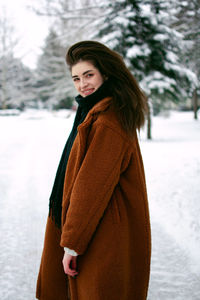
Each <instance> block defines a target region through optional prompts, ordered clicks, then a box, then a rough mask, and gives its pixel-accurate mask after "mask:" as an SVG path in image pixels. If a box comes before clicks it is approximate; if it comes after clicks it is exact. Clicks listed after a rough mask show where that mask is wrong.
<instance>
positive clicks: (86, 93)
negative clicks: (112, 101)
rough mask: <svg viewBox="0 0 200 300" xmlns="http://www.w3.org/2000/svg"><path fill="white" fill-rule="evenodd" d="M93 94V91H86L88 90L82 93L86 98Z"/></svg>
mask: <svg viewBox="0 0 200 300" xmlns="http://www.w3.org/2000/svg"><path fill="white" fill-rule="evenodd" d="M93 92H94V89H88V90H84V91H82V94H83V95H85V96H88V95H90V94H92V93H93Z"/></svg>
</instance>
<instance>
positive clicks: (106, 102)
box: [89, 97, 112, 115]
mask: <svg viewBox="0 0 200 300" xmlns="http://www.w3.org/2000/svg"><path fill="white" fill-rule="evenodd" d="M111 101H112V98H111V97H106V98H104V99H103V100H101V101H100V102H98V103H97V104H95V105H94V106H93V108H92V109H91V110H90V111H89V115H96V114H98V113H100V112H103V111H106V110H107V108H108V107H109V106H110V104H111Z"/></svg>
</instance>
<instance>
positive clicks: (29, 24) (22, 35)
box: [0, 0, 48, 68]
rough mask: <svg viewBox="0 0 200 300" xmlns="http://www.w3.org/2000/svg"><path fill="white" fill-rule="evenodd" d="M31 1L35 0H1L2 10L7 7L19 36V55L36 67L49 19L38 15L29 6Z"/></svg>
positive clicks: (25, 61) (26, 62)
mask: <svg viewBox="0 0 200 300" xmlns="http://www.w3.org/2000/svg"><path fill="white" fill-rule="evenodd" d="M31 2H34V1H33V0H0V10H1V13H2V9H3V7H5V8H6V11H7V15H8V16H10V18H11V20H12V23H13V25H14V27H15V29H16V34H17V36H18V37H19V40H20V44H19V46H18V50H17V56H18V57H21V58H22V60H23V62H24V63H25V64H26V65H28V66H29V67H31V68H34V67H35V64H36V59H37V55H38V54H40V48H41V46H42V45H43V42H44V39H45V37H46V35H47V32H48V30H47V28H48V25H47V20H45V19H44V18H42V17H38V16H36V15H35V14H34V13H33V12H31V11H30V10H29V9H28V8H27V5H30V4H31ZM1 13H0V15H1Z"/></svg>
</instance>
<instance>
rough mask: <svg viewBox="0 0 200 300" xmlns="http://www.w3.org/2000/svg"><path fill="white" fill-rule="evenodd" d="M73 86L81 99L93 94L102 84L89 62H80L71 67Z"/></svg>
mask: <svg viewBox="0 0 200 300" xmlns="http://www.w3.org/2000/svg"><path fill="white" fill-rule="evenodd" d="M71 73H72V79H73V81H74V86H75V88H76V90H77V91H78V93H79V94H80V95H81V96H82V97H86V96H88V95H90V94H92V93H94V92H95V91H96V90H97V89H98V88H99V87H100V86H101V85H102V83H103V82H104V78H103V76H102V75H101V73H100V72H99V70H98V69H97V68H96V67H94V65H93V64H92V63H91V62H89V61H80V62H78V63H77V64H75V65H74V66H72V71H71Z"/></svg>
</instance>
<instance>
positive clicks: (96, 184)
mask: <svg viewBox="0 0 200 300" xmlns="http://www.w3.org/2000/svg"><path fill="white" fill-rule="evenodd" d="M126 151H127V141H126V140H125V139H124V138H123V137H122V136H121V135H120V134H118V133H117V132H115V131H114V130H113V129H111V128H109V127H106V126H103V125H99V126H98V129H97V130H96V131H95V134H94V135H93V138H92V141H91V142H90V145H89V147H88V149H87V152H86V155H85V158H84V160H83V162H82V165H81V168H80V170H79V172H78V175H77V177H76V180H75V183H74V186H73V189H72V193H71V197H70V204H69V207H68V210H67V215H66V219H65V223H64V225H63V229H62V235H61V243H60V244H61V246H62V247H68V248H70V249H73V250H75V251H76V252H77V253H78V254H83V253H84V252H85V250H86V248H87V246H88V243H89V242H90V240H91V238H92V235H93V234H94V232H95V230H96V227H97V225H98V223H99V221H100V219H101V217H102V216H103V213H104V211H105V209H106V207H107V205H108V203H109V200H110V198H111V196H112V193H113V191H114V188H115V186H116V185H117V183H118V182H119V178H120V172H121V169H122V165H123V160H124V156H125V153H126Z"/></svg>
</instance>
